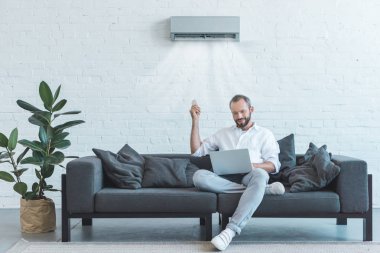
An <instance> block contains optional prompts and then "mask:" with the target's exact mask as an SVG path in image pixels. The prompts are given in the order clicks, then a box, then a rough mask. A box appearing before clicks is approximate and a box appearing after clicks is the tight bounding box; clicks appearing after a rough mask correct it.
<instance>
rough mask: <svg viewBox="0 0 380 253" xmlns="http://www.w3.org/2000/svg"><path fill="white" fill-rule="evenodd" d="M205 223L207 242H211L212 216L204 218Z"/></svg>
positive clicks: (208, 215)
mask: <svg viewBox="0 0 380 253" xmlns="http://www.w3.org/2000/svg"><path fill="white" fill-rule="evenodd" d="M204 221H205V230H206V231H205V232H206V237H205V238H206V241H211V239H212V214H207V215H206V216H205V217H204Z"/></svg>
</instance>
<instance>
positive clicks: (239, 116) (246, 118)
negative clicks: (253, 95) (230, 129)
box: [230, 99, 253, 128]
mask: <svg viewBox="0 0 380 253" xmlns="http://www.w3.org/2000/svg"><path fill="white" fill-rule="evenodd" d="M230 109H231V113H232V117H233V119H234V121H235V123H236V126H237V127H238V128H244V127H246V126H247V125H248V123H249V122H250V120H251V114H252V112H253V107H252V106H251V107H249V106H248V104H247V103H246V102H245V101H244V99H240V100H239V101H237V102H233V103H231V108H230Z"/></svg>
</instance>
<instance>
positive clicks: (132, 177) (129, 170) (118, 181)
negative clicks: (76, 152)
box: [92, 146, 143, 189]
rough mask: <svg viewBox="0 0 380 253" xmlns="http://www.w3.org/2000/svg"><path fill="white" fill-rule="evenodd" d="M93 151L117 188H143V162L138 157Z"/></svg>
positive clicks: (98, 150)
mask: <svg viewBox="0 0 380 253" xmlns="http://www.w3.org/2000/svg"><path fill="white" fill-rule="evenodd" d="M124 148H125V146H124ZM124 148H123V149H124ZM123 149H121V151H122V150H123ZM92 150H93V151H94V153H95V154H96V156H97V157H98V158H99V159H100V160H102V165H103V170H104V172H105V174H106V175H107V177H108V178H109V179H110V181H111V182H112V183H113V184H114V185H115V186H116V187H119V188H127V189H138V188H141V181H142V175H143V168H142V167H141V161H140V160H138V158H136V156H134V155H131V156H127V155H126V154H125V153H123V155H121V154H115V153H112V152H111V151H105V150H101V149H95V148H94V149H92ZM124 151H125V150H124Z"/></svg>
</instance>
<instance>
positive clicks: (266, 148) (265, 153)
mask: <svg viewBox="0 0 380 253" xmlns="http://www.w3.org/2000/svg"><path fill="white" fill-rule="evenodd" d="M279 153H280V147H279V146H278V143H277V141H276V138H275V137H274V135H273V134H272V133H271V132H269V133H268V136H267V137H266V138H265V141H264V143H263V146H262V150H261V154H262V158H263V160H264V161H265V162H271V163H273V164H274V167H275V169H276V171H275V172H273V173H271V174H275V173H278V172H279V170H280V167H281V163H280V160H279V159H278V155H279Z"/></svg>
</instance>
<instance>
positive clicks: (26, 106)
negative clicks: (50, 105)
mask: <svg viewBox="0 0 380 253" xmlns="http://www.w3.org/2000/svg"><path fill="white" fill-rule="evenodd" d="M16 103H17V104H18V106H20V107H21V108H22V109H24V110H27V111H30V112H39V111H41V110H40V109H38V108H37V107H35V106H33V105H31V104H29V103H27V102H25V101H22V100H17V101H16Z"/></svg>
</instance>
